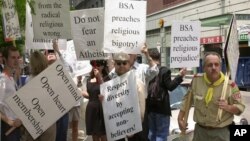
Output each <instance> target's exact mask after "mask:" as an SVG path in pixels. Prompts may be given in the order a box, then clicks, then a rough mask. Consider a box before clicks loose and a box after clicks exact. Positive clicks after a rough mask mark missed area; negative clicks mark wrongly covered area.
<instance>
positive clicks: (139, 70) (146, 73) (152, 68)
mask: <svg viewBox="0 0 250 141" xmlns="http://www.w3.org/2000/svg"><path fill="white" fill-rule="evenodd" d="M141 52H142V53H143V54H144V56H145V57H146V59H147V62H148V64H139V63H138V62H137V55H136V54H129V56H130V57H129V62H128V63H129V64H130V70H133V72H134V73H135V75H136V77H137V78H138V79H140V80H141V81H142V82H143V84H144V86H145V87H146V88H147V87H148V83H149V81H150V80H152V79H153V78H154V77H155V76H156V75H157V74H158V73H159V69H158V67H157V64H156V63H155V62H154V61H153V60H152V58H151V57H150V56H149V53H148V47H147V45H146V44H145V45H144V46H143V47H142V50H141ZM109 75H110V77H111V78H114V77H116V76H115V75H116V73H115V69H113V70H112V71H111V73H110V74H109ZM147 96H148V93H147V91H146V90H145V91H144V97H145V98H147ZM145 101H146V99H145ZM144 109H145V112H144V114H145V115H144V116H143V117H144V119H143V124H142V126H143V127H142V128H143V132H140V133H138V136H140V140H141V141H147V140H148V116H147V107H144Z"/></svg>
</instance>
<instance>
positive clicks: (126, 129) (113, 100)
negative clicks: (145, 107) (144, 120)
mask: <svg viewBox="0 0 250 141" xmlns="http://www.w3.org/2000/svg"><path fill="white" fill-rule="evenodd" d="M135 82H136V79H135V75H134V73H132V72H127V73H126V74H124V75H122V76H120V77H117V78H115V79H113V80H110V81H108V82H106V83H104V84H102V85H101V94H102V95H103V96H104V100H103V104H102V106H103V114H104V120H105V127H106V135H107V138H108V140H109V141H111V140H118V139H121V138H124V137H126V135H132V134H134V133H137V132H139V131H141V130H142V126H141V116H140V110H139V102H138V95H137V87H136V85H135V84H136V83H135Z"/></svg>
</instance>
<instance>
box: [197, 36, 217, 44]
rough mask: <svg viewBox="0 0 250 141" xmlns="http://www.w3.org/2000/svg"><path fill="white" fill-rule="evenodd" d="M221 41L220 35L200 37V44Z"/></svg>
mask: <svg viewBox="0 0 250 141" xmlns="http://www.w3.org/2000/svg"><path fill="white" fill-rule="evenodd" d="M214 43H222V36H212V37H203V38H201V44H214Z"/></svg>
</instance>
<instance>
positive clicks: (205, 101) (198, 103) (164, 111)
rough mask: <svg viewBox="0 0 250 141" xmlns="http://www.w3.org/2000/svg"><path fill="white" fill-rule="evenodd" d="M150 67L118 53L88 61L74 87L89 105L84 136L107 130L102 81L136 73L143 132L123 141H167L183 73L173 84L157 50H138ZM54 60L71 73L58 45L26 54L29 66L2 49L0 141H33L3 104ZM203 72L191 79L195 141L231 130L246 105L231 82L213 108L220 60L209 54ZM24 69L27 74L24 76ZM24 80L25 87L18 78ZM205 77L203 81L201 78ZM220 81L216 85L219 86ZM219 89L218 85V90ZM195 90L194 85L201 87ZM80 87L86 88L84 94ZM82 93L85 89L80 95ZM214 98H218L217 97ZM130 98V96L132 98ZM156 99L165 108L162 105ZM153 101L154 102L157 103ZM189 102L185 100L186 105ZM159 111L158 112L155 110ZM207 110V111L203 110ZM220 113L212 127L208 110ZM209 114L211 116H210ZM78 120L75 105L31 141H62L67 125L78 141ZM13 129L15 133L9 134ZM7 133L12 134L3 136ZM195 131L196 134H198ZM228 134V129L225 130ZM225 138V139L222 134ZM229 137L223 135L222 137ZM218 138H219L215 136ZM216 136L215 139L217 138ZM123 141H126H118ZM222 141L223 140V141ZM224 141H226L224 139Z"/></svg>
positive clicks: (97, 140) (101, 139) (96, 139)
mask: <svg viewBox="0 0 250 141" xmlns="http://www.w3.org/2000/svg"><path fill="white" fill-rule="evenodd" d="M142 54H144V56H145V58H146V60H147V63H148V64H139V63H138V62H137V61H136V60H137V59H136V54H126V53H116V54H113V55H112V56H113V57H112V58H111V59H109V60H92V61H91V62H90V63H91V66H92V71H91V72H90V73H89V75H87V76H77V77H76V79H75V78H74V79H75V82H76V85H77V86H78V87H79V88H80V90H81V92H82V96H83V97H84V98H87V99H89V102H88V104H87V108H86V121H85V125H86V134H87V135H89V136H92V139H93V141H106V140H107V137H106V128H105V123H104V115H103V107H102V102H103V96H102V95H101V92H100V85H101V84H103V83H105V82H106V81H109V80H112V79H115V78H116V77H119V76H121V75H123V74H125V73H127V72H129V71H131V72H133V73H135V76H136V83H135V84H136V87H137V92H135V93H137V95H138V103H139V109H140V113H138V114H140V116H141V121H142V123H141V125H142V131H141V132H138V133H136V134H133V135H132V136H127V137H126V138H127V140H129V141H166V139H167V136H168V132H169V125H170V116H171V110H170V104H169V92H168V91H169V90H170V91H171V90H173V89H175V88H176V87H177V86H178V85H180V83H181V82H182V81H183V77H184V76H185V74H186V69H181V70H180V72H179V75H178V76H177V77H176V78H175V79H174V80H172V79H171V71H170V69H169V68H167V67H162V66H160V53H159V52H158V51H157V50H154V49H152V50H148V48H147V46H146V44H145V45H144V47H142ZM56 59H61V60H62V62H63V63H64V65H65V66H67V67H66V68H67V71H69V72H70V71H72V70H71V69H70V67H69V65H68V64H67V63H66V62H65V61H64V59H63V58H62V55H61V53H60V51H59V47H58V44H57V41H56V40H53V50H48V51H42V52H41V50H40V51H33V52H31V54H30V59H29V61H28V62H29V64H26V63H27V62H26V59H22V57H21V56H20V53H19V51H18V50H17V49H16V48H15V47H13V46H12V47H5V49H4V50H2V51H1V52H0V71H1V74H0V86H1V87H0V92H1V93H0V112H1V139H2V141H34V139H33V138H32V137H31V135H30V134H29V132H28V131H27V130H26V129H25V127H24V126H23V125H22V121H21V120H20V119H19V118H18V117H17V116H16V115H15V113H13V112H12V110H11V109H10V107H9V106H8V105H7V104H6V102H5V99H6V98H7V97H9V96H11V95H13V94H15V93H16V92H17V91H18V89H19V88H20V87H22V86H23V85H25V83H28V81H29V80H30V79H32V78H34V77H36V75H38V74H39V73H41V72H42V71H43V70H45V69H46V68H47V67H48V66H49V65H50V64H52V63H53V62H55V60H56ZM205 59H206V60H205V64H204V70H205V73H204V74H202V75H201V77H195V79H194V80H195V81H194V82H193V83H192V87H191V89H190V91H191V92H192V97H193V98H192V100H193V101H192V102H194V104H195V108H196V109H197V110H196V111H195V115H194V116H195V117H194V119H195V121H197V125H196V128H195V132H196V133H195V138H197V139H195V140H200V139H201V138H202V136H204V133H203V132H202V130H204V131H211V130H210V129H213V130H219V129H220V130H222V129H224V128H225V127H227V126H228V125H230V124H231V122H232V118H233V115H234V114H237V115H238V114H240V113H242V112H243V111H244V104H243V103H242V101H241V97H240V92H239V91H238V87H237V86H236V84H235V83H233V82H232V81H230V82H228V85H230V86H231V87H229V88H228V89H230V90H229V92H228V93H230V95H231V96H227V97H228V98H227V99H226V100H221V101H219V102H216V98H218V97H220V89H221V88H222V84H223V82H224V80H225V78H224V75H223V74H222V73H221V72H220V67H221V58H220V57H219V56H218V55H217V54H208V55H206V56H205ZM25 69H26V71H24V70H25ZM23 74H25V75H27V76H28V78H27V79H26V80H25V81H24V80H23V78H22V76H23ZM203 76H204V77H203ZM82 77H86V78H87V79H86V80H87V81H86V83H83V81H82ZM217 81H218V82H217ZM217 83H218V84H217ZM201 84H202V87H198V86H196V85H201ZM83 85H85V86H84V88H83ZM82 88H83V89H82ZM213 91H214V92H213ZM210 93H215V94H216V95H215V96H216V97H215V96H214V97H213V96H211V95H210V97H209V98H207V96H206V95H209V94H210ZM217 93H218V94H217ZM132 94H133V92H132ZM158 95H160V96H161V97H162V98H161V100H160V101H163V102H164V104H163V105H160V107H159V102H158V103H157V100H158V101H159V97H157V96H158ZM156 99H157V100H156ZM186 101H187V99H186V98H185V102H186ZM157 106H158V107H157ZM207 107H211V108H207ZM218 107H219V108H221V109H223V110H224V111H226V113H224V114H223V115H222V120H221V121H219V122H220V124H219V123H214V122H212V121H214V120H215V119H214V117H215V115H216V114H215V113H216V112H215V111H216V110H212V109H218ZM183 109H184V107H182V109H181V112H180V114H179V117H178V121H179V124H180V128H181V129H182V130H184V129H185V128H186V123H183V117H184V114H185V111H184V110H183ZM210 109H211V110H210ZM204 110H207V112H206V113H207V114H209V113H210V114H211V115H210V116H209V117H211V118H205V117H204V118H203V117H201V116H203V114H205V113H204ZM79 120H80V103H78V104H77V105H75V106H74V107H73V108H72V109H71V110H70V111H69V112H68V113H66V114H65V115H64V116H62V117H61V118H60V119H59V120H58V121H57V122H56V123H54V124H53V125H51V127H49V128H48V129H47V130H46V131H45V132H44V133H43V134H42V135H41V136H39V137H38V138H37V139H35V141H66V140H67V131H68V128H69V127H68V125H69V126H70V128H72V141H77V139H78V138H77V137H78V126H79V125H78V123H79ZM13 127H14V128H13ZM10 129H14V130H13V131H11V132H10V133H8V134H6V133H7V132H8V131H9V130H10ZM198 129H199V131H198ZM225 129H226V128H225ZM224 132H225V133H224ZM223 133H224V134H223V137H222V138H224V135H226V136H228V137H229V135H228V132H227V130H225V131H223ZM219 134H220V133H219V132H218V136H219ZM206 136H207V139H209V138H210V137H211V136H213V135H212V134H207V135H206ZM215 136H217V134H216V135H215ZM119 140H121V141H123V140H125V138H123V139H119ZM222 140H223V139H222ZM224 140H225V141H226V140H228V139H227V138H226V139H225V138H224Z"/></svg>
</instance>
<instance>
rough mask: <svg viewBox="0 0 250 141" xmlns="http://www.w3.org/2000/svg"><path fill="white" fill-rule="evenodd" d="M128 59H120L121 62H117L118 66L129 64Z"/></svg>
mask: <svg viewBox="0 0 250 141" xmlns="http://www.w3.org/2000/svg"><path fill="white" fill-rule="evenodd" d="M127 63H128V62H127V61H119V62H116V64H117V65H118V66H120V65H124V66H125V65H127Z"/></svg>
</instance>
